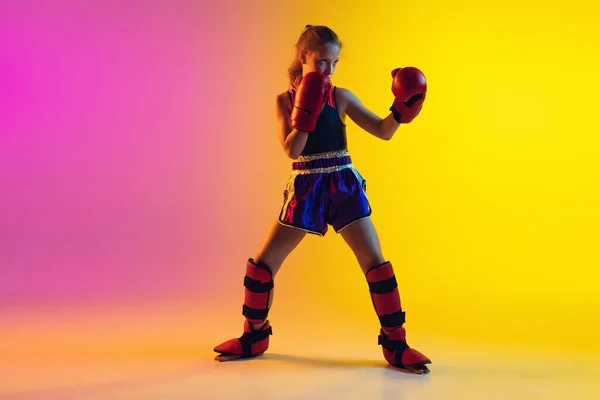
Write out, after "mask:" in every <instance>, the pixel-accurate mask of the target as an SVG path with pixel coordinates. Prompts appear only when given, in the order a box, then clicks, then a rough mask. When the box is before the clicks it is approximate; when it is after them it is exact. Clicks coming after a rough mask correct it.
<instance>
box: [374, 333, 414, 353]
mask: <svg viewBox="0 0 600 400" xmlns="http://www.w3.org/2000/svg"><path fill="white" fill-rule="evenodd" d="M377 344H380V345H381V346H382V347H383V348H385V349H387V350H389V351H396V352H397V353H400V354H402V352H403V351H404V350H406V349H408V348H409V347H408V344H406V341H405V340H390V338H388V337H386V336H385V335H379V340H378V343H377Z"/></svg>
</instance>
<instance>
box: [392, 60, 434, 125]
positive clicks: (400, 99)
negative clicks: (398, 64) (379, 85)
mask: <svg viewBox="0 0 600 400" xmlns="http://www.w3.org/2000/svg"><path fill="white" fill-rule="evenodd" d="M392 78H393V81H392V93H393V94H394V97H395V98H396V99H395V100H394V104H392V106H391V107H390V111H391V112H392V114H394V119H395V120H396V121H397V122H399V123H403V124H408V123H409V122H411V121H412V120H413V119H415V117H416V116H417V115H419V112H421V108H422V107H423V102H424V101H425V95H426V94H427V81H426V80H425V75H423V73H422V72H421V71H419V70H418V69H417V68H415V67H405V68H396V69H395V70H393V71H392Z"/></svg>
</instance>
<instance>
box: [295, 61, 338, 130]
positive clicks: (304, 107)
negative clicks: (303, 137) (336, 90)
mask: <svg viewBox="0 0 600 400" xmlns="http://www.w3.org/2000/svg"><path fill="white" fill-rule="evenodd" d="M330 91H331V81H330V80H329V76H327V75H324V74H320V73H318V72H309V73H307V74H306V75H304V77H303V78H302V80H301V81H300V84H299V86H298V91H297V92H296V96H295V98H294V109H293V110H292V128H295V129H298V130H299V131H305V132H312V131H314V130H315V129H316V126H317V118H319V114H320V113H321V108H322V107H323V103H324V102H325V100H326V95H327V94H328V93H329V92H330Z"/></svg>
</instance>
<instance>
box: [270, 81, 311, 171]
mask: <svg viewBox="0 0 600 400" xmlns="http://www.w3.org/2000/svg"><path fill="white" fill-rule="evenodd" d="M291 107H292V105H291V104H290V102H289V98H288V96H287V93H282V94H280V95H278V96H277V106H276V122H277V136H278V138H279V142H280V143H281V146H282V147H283V151H284V152H285V154H286V155H287V156H288V157H289V158H291V159H292V160H294V159H296V158H298V157H299V156H300V154H301V153H302V150H304V147H305V146H306V141H307V140H308V132H305V131H299V130H298V129H294V128H292V126H291V121H290V110H291Z"/></svg>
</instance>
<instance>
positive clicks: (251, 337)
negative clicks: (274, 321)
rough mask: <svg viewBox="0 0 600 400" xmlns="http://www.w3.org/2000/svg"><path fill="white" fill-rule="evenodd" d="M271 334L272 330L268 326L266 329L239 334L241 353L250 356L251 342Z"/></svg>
mask: <svg viewBox="0 0 600 400" xmlns="http://www.w3.org/2000/svg"><path fill="white" fill-rule="evenodd" d="M272 334H273V330H272V329H271V327H270V326H269V327H268V328H267V329H263V330H260V331H254V332H245V333H244V334H243V335H242V336H240V338H239V339H240V344H241V345H242V355H243V356H244V357H250V356H252V344H253V343H256V342H259V341H261V340H264V339H266V338H268V337H269V335H272Z"/></svg>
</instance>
